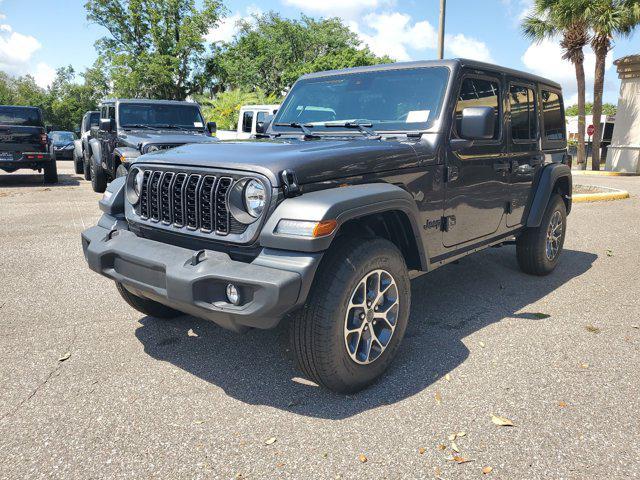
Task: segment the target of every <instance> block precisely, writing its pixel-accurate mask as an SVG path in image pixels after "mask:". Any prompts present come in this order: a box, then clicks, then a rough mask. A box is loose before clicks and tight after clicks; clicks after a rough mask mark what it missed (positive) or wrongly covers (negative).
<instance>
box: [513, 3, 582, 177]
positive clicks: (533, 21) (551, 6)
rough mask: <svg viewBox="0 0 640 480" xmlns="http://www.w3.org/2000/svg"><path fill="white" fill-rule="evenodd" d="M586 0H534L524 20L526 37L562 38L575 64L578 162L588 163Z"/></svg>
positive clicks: (540, 38)
mask: <svg viewBox="0 0 640 480" xmlns="http://www.w3.org/2000/svg"><path fill="white" fill-rule="evenodd" d="M584 3H585V2H584V0H535V2H534V8H533V13H532V14H531V15H529V16H527V17H526V18H525V19H524V20H523V21H522V32H523V33H524V35H525V37H527V38H530V39H533V40H535V41H537V42H540V41H542V40H544V39H547V38H556V37H560V46H561V47H562V51H563V53H562V58H564V59H565V60H568V61H570V62H571V63H573V66H574V69H575V72H576V83H577V87H578V139H579V140H578V148H577V150H578V163H579V164H582V165H586V151H585V145H584V134H585V118H584V116H585V75H584V52H583V48H584V47H585V45H586V44H587V43H588V42H589V33H588V29H587V23H586V21H585V20H584V18H583V16H582V12H583V9H584Z"/></svg>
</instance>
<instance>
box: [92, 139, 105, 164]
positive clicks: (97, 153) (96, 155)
mask: <svg viewBox="0 0 640 480" xmlns="http://www.w3.org/2000/svg"><path fill="white" fill-rule="evenodd" d="M89 155H90V157H91V161H92V162H95V164H96V167H99V166H102V146H101V145H100V142H99V141H98V140H96V139H95V138H92V139H91V140H89Z"/></svg>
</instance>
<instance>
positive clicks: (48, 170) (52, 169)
mask: <svg viewBox="0 0 640 480" xmlns="http://www.w3.org/2000/svg"><path fill="white" fill-rule="evenodd" d="M44 183H58V164H57V163H56V160H55V158H52V159H51V161H50V162H49V165H47V166H46V167H44Z"/></svg>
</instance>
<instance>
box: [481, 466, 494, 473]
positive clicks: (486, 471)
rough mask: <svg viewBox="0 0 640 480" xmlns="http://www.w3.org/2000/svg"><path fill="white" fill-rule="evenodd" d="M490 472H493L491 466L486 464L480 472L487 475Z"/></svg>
mask: <svg viewBox="0 0 640 480" xmlns="http://www.w3.org/2000/svg"><path fill="white" fill-rule="evenodd" d="M491 472H493V467H489V466H487V467H484V468H483V469H482V473H484V474H485V475H488V474H490V473H491Z"/></svg>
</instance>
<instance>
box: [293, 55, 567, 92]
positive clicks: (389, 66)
mask: <svg viewBox="0 0 640 480" xmlns="http://www.w3.org/2000/svg"><path fill="white" fill-rule="evenodd" d="M424 67H448V68H451V69H454V68H461V67H469V68H478V69H482V70H489V71H492V72H496V73H504V74H507V75H512V76H514V77H518V78H521V79H523V80H529V81H532V82H538V83H543V84H545V85H549V86H551V87H555V88H558V89H560V88H561V86H560V84H558V83H557V82H554V81H553V80H549V79H548V78H544V77H539V76H538V75H533V74H532V73H527V72H523V71H520V70H514V69H512V68H507V67H501V66H499V65H494V64H491V63H485V62H479V61H477V60H469V59H466V58H453V59H450V60H419V61H415V62H398V63H381V64H378V65H370V66H367V67H353V68H344V69H341V70H327V71H324V72H315V73H308V74H306V75H303V76H302V77H300V78H305V79H306V78H318V77H328V76H334V75H345V74H350V73H360V72H378V71H387V70H401V69H409V68H424Z"/></svg>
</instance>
